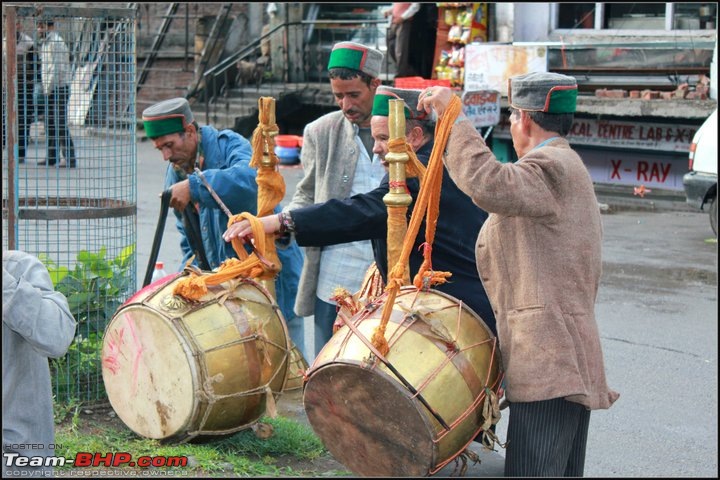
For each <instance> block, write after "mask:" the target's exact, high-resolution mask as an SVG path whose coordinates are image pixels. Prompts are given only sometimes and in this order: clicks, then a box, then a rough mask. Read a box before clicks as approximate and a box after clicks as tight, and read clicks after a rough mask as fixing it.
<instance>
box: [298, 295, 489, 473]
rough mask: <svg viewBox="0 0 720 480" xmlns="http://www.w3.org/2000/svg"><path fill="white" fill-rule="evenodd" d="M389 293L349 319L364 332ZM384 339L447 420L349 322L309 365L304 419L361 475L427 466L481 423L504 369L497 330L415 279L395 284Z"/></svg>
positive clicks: (442, 460)
mask: <svg viewBox="0 0 720 480" xmlns="http://www.w3.org/2000/svg"><path fill="white" fill-rule="evenodd" d="M385 298H386V296H383V297H381V299H380V301H379V302H378V303H376V304H371V305H370V306H369V307H368V308H369V309H370V310H369V311H366V312H363V311H361V312H359V313H358V314H357V315H356V316H355V317H353V319H352V320H351V321H352V324H353V325H355V326H356V329H357V330H358V331H359V332H360V333H361V334H362V336H363V337H365V338H366V339H367V341H369V339H371V338H372V335H373V332H374V331H375V328H376V327H377V326H378V325H379V324H380V320H381V317H382V309H383V308H382V307H383V305H384V303H383V302H384V299H385ZM366 310H367V309H366ZM385 338H386V339H387V340H388V344H389V345H390V351H389V353H388V354H387V355H386V359H387V361H388V362H389V363H390V364H391V365H392V366H393V367H394V368H395V369H396V370H397V371H398V372H399V374H400V375H401V376H402V377H404V379H405V380H406V381H407V382H409V383H410V384H411V385H412V387H413V388H414V389H415V390H416V391H418V392H419V393H420V395H422V397H423V398H424V399H425V401H426V402H427V404H428V405H429V406H430V408H432V410H434V411H435V412H436V413H437V415H439V417H440V418H442V419H443V421H444V422H445V423H446V424H447V425H448V426H449V427H450V429H449V430H448V429H445V428H444V427H443V426H442V424H441V423H440V422H439V421H438V419H437V418H436V417H435V416H434V415H433V414H432V413H431V412H430V411H429V410H428V408H427V407H426V406H425V405H423V404H422V403H421V402H420V400H419V398H417V397H416V396H415V395H414V394H413V393H412V392H411V391H410V389H408V388H407V387H406V386H405V385H404V384H403V383H402V382H401V381H400V380H399V379H398V377H397V376H396V375H395V374H393V372H392V371H391V370H390V369H389V368H388V367H387V366H386V365H385V364H384V363H383V362H381V361H378V360H377V358H376V357H375V356H374V355H371V350H370V348H369V347H368V346H367V344H366V343H365V342H363V341H362V340H361V339H360V337H358V335H356V334H355V333H354V332H353V331H352V330H351V329H350V328H349V327H348V326H347V325H346V326H343V327H342V328H341V329H340V330H338V332H337V333H336V334H335V335H334V336H333V337H332V338H331V339H330V341H329V342H328V343H327V344H326V345H325V347H323V349H322V350H321V351H320V353H319V354H318V356H317V358H316V359H315V361H314V362H313V365H312V366H311V367H310V370H309V372H308V373H307V381H306V384H305V389H304V394H303V402H304V406H305V410H306V413H307V416H308V419H309V421H310V424H311V425H312V428H313V429H314V431H315V433H316V434H317V435H318V437H320V439H321V440H322V441H323V443H324V444H325V446H326V447H327V449H328V450H329V451H330V452H331V453H332V455H333V456H334V457H335V458H336V459H337V460H338V461H340V462H341V463H343V464H344V465H345V466H346V467H347V468H348V469H350V470H351V471H352V472H353V473H355V474H357V475H361V476H385V477H400V476H424V475H428V474H432V473H434V472H435V471H437V470H439V469H440V468H442V466H443V465H444V464H446V463H447V462H448V461H450V460H452V458H454V457H455V456H457V454H459V453H460V452H461V451H462V450H463V449H464V448H465V447H466V446H467V445H468V444H469V443H470V442H471V441H472V440H473V438H474V437H475V435H476V434H477V433H478V432H479V431H480V427H481V425H482V423H483V417H482V406H483V401H484V399H485V397H486V390H485V387H489V388H490V389H492V390H493V391H494V392H495V393H497V391H498V390H499V388H500V381H501V378H502V366H501V360H500V355H499V351H498V350H497V347H496V345H497V342H496V339H495V337H494V336H493V334H492V332H491V331H490V329H489V328H488V327H487V325H486V324H485V322H483V320H482V319H481V318H480V317H479V316H478V315H476V314H475V313H474V312H472V311H471V310H470V309H469V308H467V307H466V306H464V305H463V304H462V302H460V301H459V300H457V299H455V298H454V297H451V296H450V295H446V294H444V293H441V292H438V291H435V290H430V291H426V292H423V291H418V290H417V289H416V288H414V287H403V289H402V290H401V291H400V292H399V293H398V295H397V298H396V300H395V304H394V307H393V312H392V315H391V318H390V321H389V322H388V325H387V329H386V333H385ZM448 340H449V341H448ZM448 345H450V348H449V347H448ZM454 349H457V350H454ZM453 351H454V353H453Z"/></svg>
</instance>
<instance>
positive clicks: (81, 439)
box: [55, 404, 349, 477]
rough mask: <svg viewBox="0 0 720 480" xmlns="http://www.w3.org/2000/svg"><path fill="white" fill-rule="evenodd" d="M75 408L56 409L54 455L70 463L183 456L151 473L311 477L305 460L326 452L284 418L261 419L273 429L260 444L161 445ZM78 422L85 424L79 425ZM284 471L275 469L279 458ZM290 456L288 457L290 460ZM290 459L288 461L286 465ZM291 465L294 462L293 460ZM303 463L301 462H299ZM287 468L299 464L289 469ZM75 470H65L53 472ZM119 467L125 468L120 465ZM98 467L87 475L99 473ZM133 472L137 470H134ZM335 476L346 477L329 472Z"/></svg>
mask: <svg viewBox="0 0 720 480" xmlns="http://www.w3.org/2000/svg"><path fill="white" fill-rule="evenodd" d="M79 412H80V407H79V405H72V404H71V405H69V406H65V407H61V406H59V405H57V404H56V422H57V423H59V425H57V426H56V434H55V443H56V444H59V445H61V446H62V449H60V450H56V451H55V454H56V455H60V456H64V457H66V458H75V455H76V454H77V453H78V452H90V453H99V454H102V455H104V454H107V453H111V452H115V453H118V452H127V453H130V454H131V455H132V457H133V459H137V458H138V457H140V456H144V455H147V456H152V457H155V456H186V457H189V459H190V460H189V461H190V464H189V465H188V466H186V467H175V468H171V467H167V468H165V467H159V468H155V469H156V470H161V471H162V470H173V471H175V472H177V473H178V474H184V475H188V474H189V475H193V476H195V475H199V476H209V477H213V476H214V477H222V476H228V475H233V476H241V477H244V476H253V477H254V476H273V477H277V476H286V477H287V476H290V477H292V476H315V475H317V474H318V473H323V474H327V472H312V471H309V470H307V469H306V467H304V465H310V464H309V461H311V460H314V459H317V458H318V457H320V456H322V455H323V454H325V453H326V450H325V448H324V447H323V445H322V442H321V441H320V439H319V438H318V437H317V436H316V435H315V434H314V432H313V431H312V429H310V428H309V427H308V426H306V425H304V424H301V423H298V422H296V421H294V420H290V419H287V418H284V417H276V418H274V419H271V418H268V417H263V418H262V419H261V422H263V423H269V424H270V425H272V427H273V434H272V435H271V436H270V437H269V438H267V439H265V440H263V439H260V438H258V437H256V436H255V433H254V432H253V431H252V430H250V429H248V430H243V431H241V432H238V433H236V434H234V435H231V436H228V437H225V438H222V439H219V440H214V441H207V442H203V443H182V444H175V445H173V444H166V443H162V442H160V441H158V440H152V439H147V438H142V437H139V436H137V435H136V434H135V433H133V432H132V431H131V430H129V429H127V428H116V427H113V426H108V425H100V424H98V423H95V424H93V423H92V421H91V420H86V419H84V418H83V419H82V420H80V418H82V417H80V416H79ZM63 420H66V421H63ZM80 422H85V424H83V425H80ZM279 457H280V458H283V461H282V463H283V464H284V465H285V466H278V465H276V463H278V458H279ZM290 457H292V458H290ZM288 458H290V460H288ZM293 460H294V461H293ZM303 461H305V462H303ZM290 465H300V466H301V467H302V468H294V467H292V466H290ZM73 468H76V467H73V466H70V465H65V466H63V467H57V470H59V471H62V470H70V469H73ZM119 468H124V469H127V468H129V467H127V466H122V467H119ZM103 469H106V468H103V467H94V468H88V470H103ZM134 470H142V469H141V468H140V467H135V468H134ZM334 473H337V475H338V476H343V475H349V473H348V472H334Z"/></svg>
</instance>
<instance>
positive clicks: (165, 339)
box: [102, 306, 197, 439]
mask: <svg viewBox="0 0 720 480" xmlns="http://www.w3.org/2000/svg"><path fill="white" fill-rule="evenodd" d="M189 358H192V355H191V351H190V348H189V346H188V345H187V343H186V342H185V340H184V339H183V338H181V337H180V336H179V335H178V333H177V331H176V330H175V329H174V328H173V326H172V324H171V323H170V322H169V321H168V320H167V319H166V318H164V317H163V316H161V315H160V314H158V313H157V312H155V311H153V310H151V309H143V308H139V307H137V306H130V307H128V308H126V309H124V310H123V311H122V312H119V313H118V314H117V315H116V316H115V317H114V318H113V320H112V322H111V323H110V324H109V325H108V327H107V330H106V331H105V336H104V339H103V355H102V372H103V380H104V381H105V388H106V390H107V394H108V398H109V399H110V404H111V405H112V407H113V409H114V410H115V412H116V413H117V414H118V416H119V417H120V419H121V420H122V421H123V422H124V423H125V425H127V426H128V427H129V428H130V429H131V430H133V431H134V432H135V433H137V434H138V435H141V436H143V437H148V438H154V439H164V438H168V437H172V436H173V435H176V434H177V433H178V432H182V431H183V430H184V427H185V426H186V425H187V424H188V423H189V422H190V420H191V418H192V416H193V414H194V412H193V410H194V408H195V406H194V405H195V403H194V392H195V385H193V379H195V378H197V377H196V372H195V371H193V369H194V364H192V365H193V366H191V363H190V362H189V360H188V359H189Z"/></svg>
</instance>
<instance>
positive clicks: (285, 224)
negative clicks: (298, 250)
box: [278, 212, 295, 234]
mask: <svg viewBox="0 0 720 480" xmlns="http://www.w3.org/2000/svg"><path fill="white" fill-rule="evenodd" d="M278 220H280V230H279V233H281V234H285V233H294V232H295V222H293V219H292V216H290V213H289V212H280V213H278Z"/></svg>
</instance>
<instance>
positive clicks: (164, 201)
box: [143, 189, 172, 287]
mask: <svg viewBox="0 0 720 480" xmlns="http://www.w3.org/2000/svg"><path fill="white" fill-rule="evenodd" d="M171 196H172V190H170V189H168V190H165V191H164V192H163V193H161V194H160V217H159V218H158V224H157V228H155V238H153V244H152V249H150V258H149V259H148V265H147V270H146V271H145V279H144V280H143V287H147V286H148V285H150V281H151V280H152V274H153V270H154V269H155V262H157V257H158V252H159V251H160V244H161V243H162V237H163V232H164V231H165V220H166V219H167V214H168V210H169V209H170V197H171Z"/></svg>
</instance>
